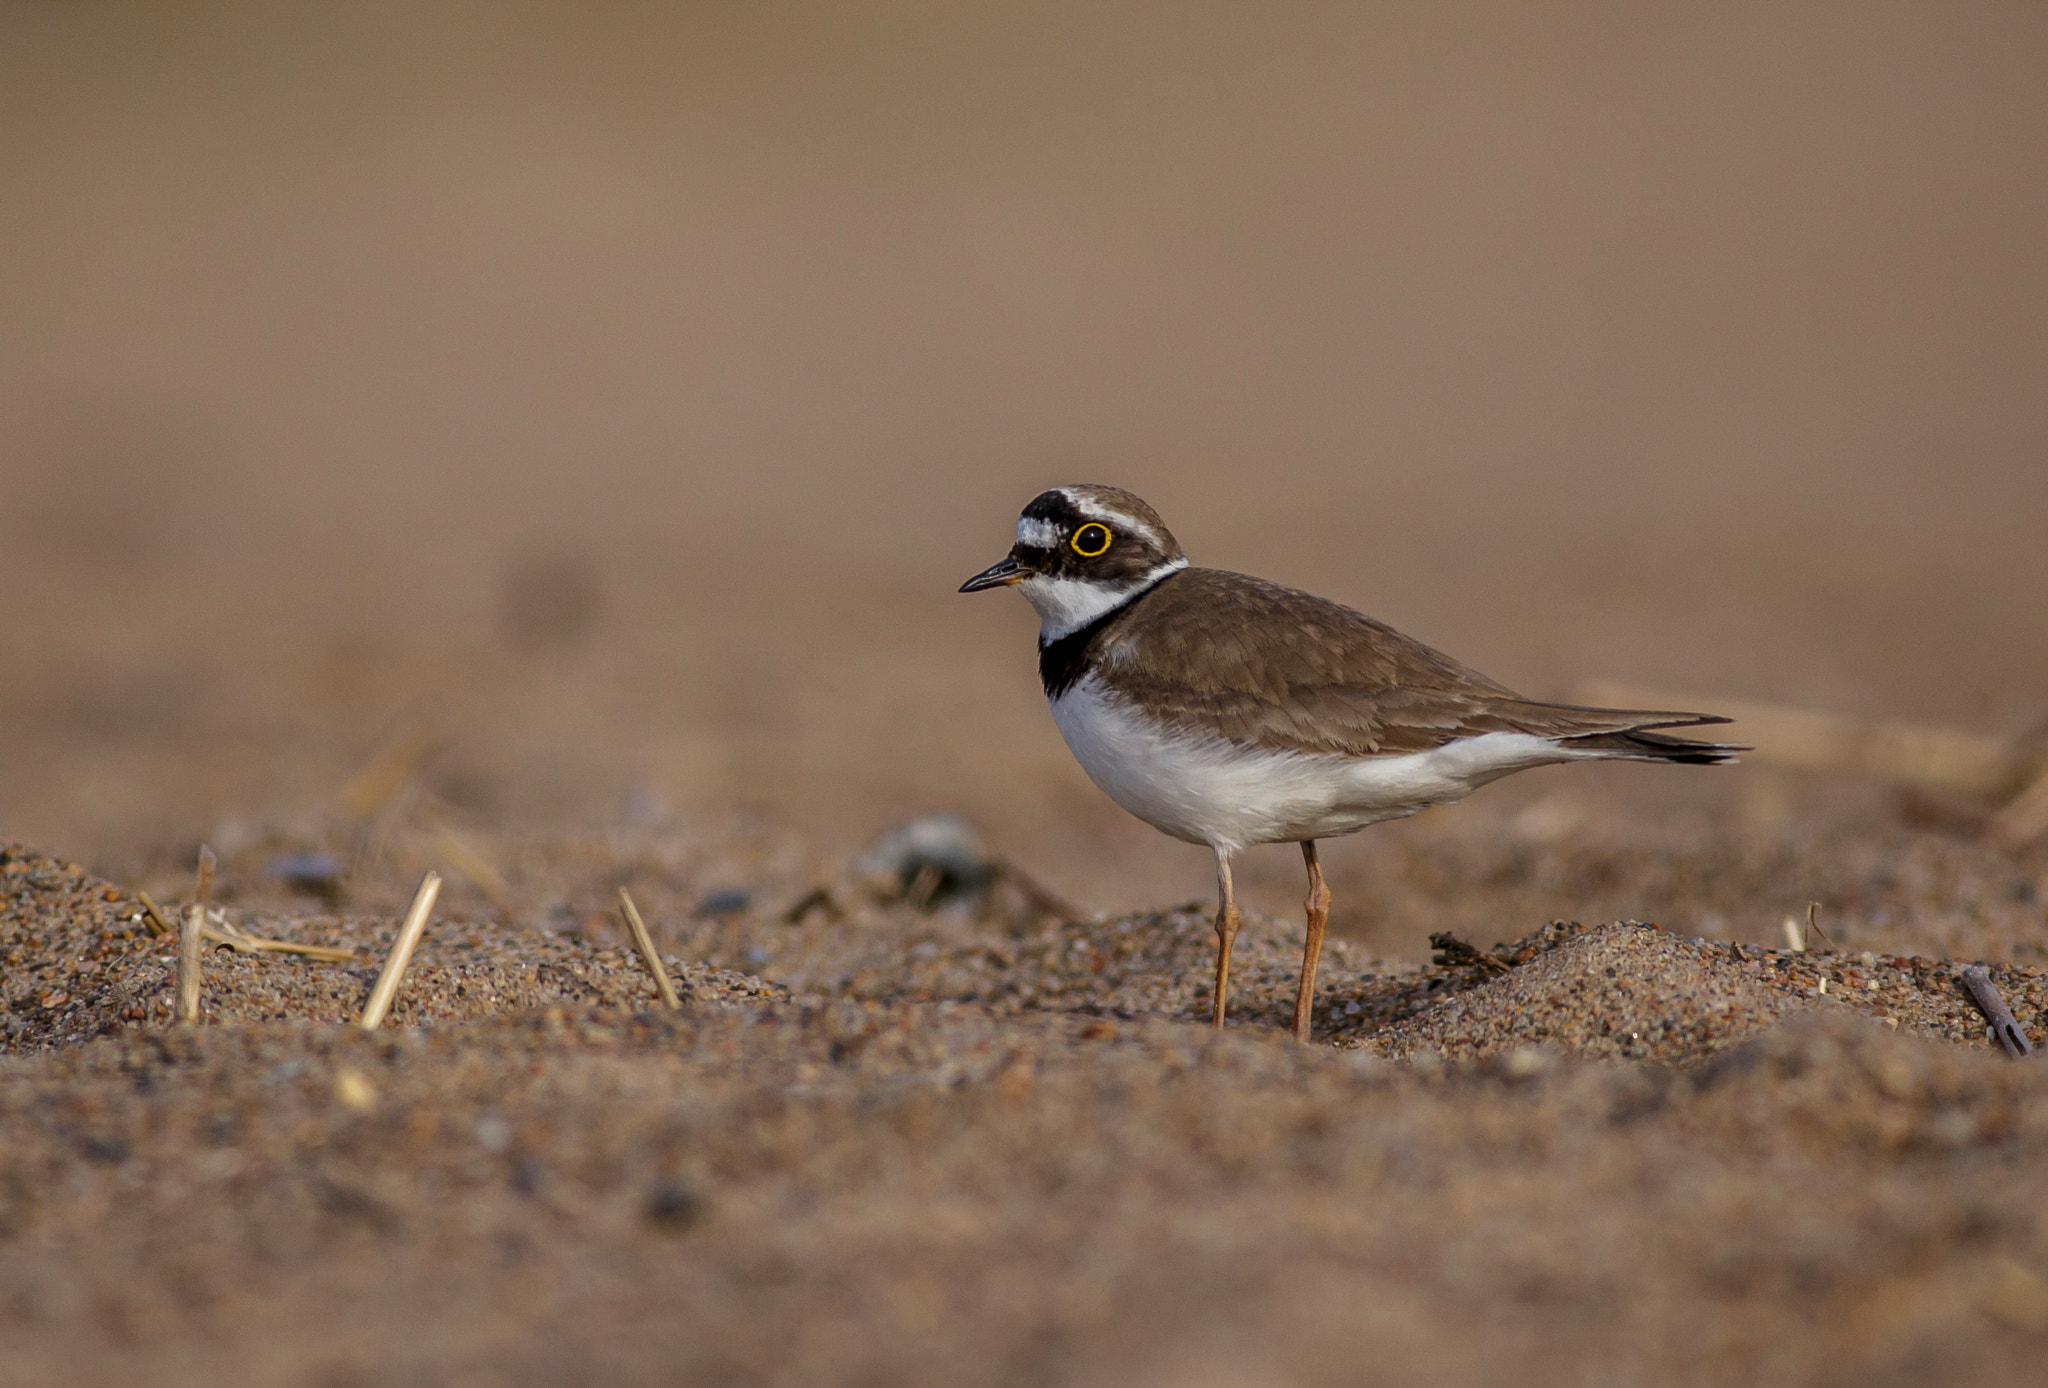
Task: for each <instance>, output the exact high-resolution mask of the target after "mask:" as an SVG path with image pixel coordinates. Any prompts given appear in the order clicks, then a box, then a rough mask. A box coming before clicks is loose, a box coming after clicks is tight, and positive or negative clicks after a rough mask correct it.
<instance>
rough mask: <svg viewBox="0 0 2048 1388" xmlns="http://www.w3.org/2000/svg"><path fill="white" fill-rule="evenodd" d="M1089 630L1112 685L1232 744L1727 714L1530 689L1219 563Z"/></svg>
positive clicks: (1415, 748)
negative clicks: (1580, 702) (1535, 696)
mask: <svg viewBox="0 0 2048 1388" xmlns="http://www.w3.org/2000/svg"><path fill="white" fill-rule="evenodd" d="M1090 644H1091V646H1093V648H1094V649H1093V651H1092V652H1091V654H1092V656H1093V659H1094V666H1095V670H1096V673H1097V674H1098V675H1099V676H1100V677H1101V678H1102V679H1103V680H1104V682H1105V683H1107V684H1108V685H1109V687H1110V688H1111V689H1112V690H1113V691H1115V692H1117V693H1119V694H1122V695H1124V696H1125V697H1127V698H1131V699H1135V700H1141V701H1142V702H1143V703H1144V704H1145V706H1146V707H1147V708H1148V709H1149V710H1152V711H1154V712H1155V713H1156V714H1157V715H1158V716H1159V717H1160V718H1162V719H1163V720H1165V721H1166V722H1168V723H1169V724H1172V725H1174V726H1177V727H1180V728H1183V729H1185V730H1187V731H1189V732H1192V733H1201V734H1207V735H1210V736H1213V737H1218V738H1221V739H1223V740H1224V741H1226V742H1232V743H1236V744H1239V745H1242V746H1253V745H1257V746H1264V747H1283V748H1287V749H1289V750H1293V751H1300V752H1319V753H1330V754H1335V755H1340V756H1353V757H1370V756H1394V755H1399V754H1401V753H1404V752H1425V751H1428V750H1430V749H1432V748H1435V747H1441V746H1443V745H1444V744H1445V743H1446V742H1450V741H1453V740H1455V739H1457V738H1461V737H1476V736H1478V735H1480V734H1481V733H1495V732H1522V733H1534V734H1537V735H1538V736H1543V737H1568V738H1581V737H1595V736H1598V735H1601V734H1609V733H1628V732H1633V731H1637V730H1640V729H1644V728H1662V727H1681V726H1686V725H1690V724H1694V723H1707V722H1723V721H1725V720H1723V719H1718V718H1711V717H1706V716H1703V715H1700V714H1691V713H1654V712H1635V711H1627V710H1616V709H1587V708H1573V707H1568V706H1565V705H1560V704H1543V703H1537V702H1534V701H1532V700H1528V699H1524V698H1522V697H1521V696H1520V695H1519V694H1516V693H1515V692H1514V691H1513V690H1512V689H1509V688H1507V687H1506V686H1505V685H1502V684H1497V683H1495V682H1494V681H1493V680H1490V679H1488V678H1487V677H1486V676H1484V675H1482V674H1480V673H1479V672H1478V671H1476V670H1473V669H1470V668H1468V667H1466V666H1464V665H1460V664H1459V663H1458V662H1457V661H1455V660H1452V659H1451V658H1450V657H1449V656H1446V655H1443V654H1440V653H1439V652H1437V651H1433V650H1431V649H1430V648H1429V647H1427V646H1425V645H1423V644H1422V643H1421V642H1420V641H1415V640H1412V639H1410V638H1409V637H1406V636H1403V635H1402V634H1401V633H1400V632H1398V631H1395V630H1394V629H1393V628H1392V627H1390V626H1388V625H1387V624H1386V623H1384V622H1378V621H1375V620H1373V619H1372V618H1371V617H1368V616H1366V615H1364V614H1363V613H1360V612H1354V611H1352V610H1351V609H1350V608H1348V607H1345V606H1343V605H1342V604H1340V603H1334V602H1330V601H1329V600H1327V599H1325V598H1318V597H1315V596H1312V595H1311V594H1308V593H1301V592H1296V591H1295V590H1294V589H1291V588H1283V587H1281V586H1280V585H1279V584H1277V583H1267V582H1266V581H1264V580H1263V579H1257V578H1248V577H1246V576H1244V575H1243V574H1233V573H1225V572H1222V571H1220V570H1217V569H1186V570H1183V571H1182V572H1180V573H1178V574H1175V575H1173V576H1172V577H1171V578H1168V579H1166V580H1164V581H1162V582H1161V583H1159V584H1158V585H1157V586H1156V587H1154V588H1153V589H1152V590H1151V591H1149V592H1147V593H1146V594H1145V595H1144V596H1143V597H1141V598H1139V599H1138V600H1137V601H1136V602H1134V603H1132V604H1131V605H1130V606H1129V607H1127V608H1125V609H1124V610H1123V611H1122V612H1120V613H1118V614H1117V615H1116V616H1115V617H1114V618H1112V619H1111V620H1110V621H1108V622H1106V623H1104V624H1103V626H1102V627H1101V628H1100V629H1099V630H1098V631H1097V632H1096V633H1095V636H1094V639H1093V640H1092V641H1091V643H1090ZM1687 745H1689V744H1687Z"/></svg>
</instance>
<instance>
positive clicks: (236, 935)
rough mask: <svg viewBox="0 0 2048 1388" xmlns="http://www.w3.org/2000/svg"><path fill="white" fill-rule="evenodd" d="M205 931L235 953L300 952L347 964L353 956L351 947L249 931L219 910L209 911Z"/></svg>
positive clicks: (213, 940)
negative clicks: (304, 942)
mask: <svg viewBox="0 0 2048 1388" xmlns="http://www.w3.org/2000/svg"><path fill="white" fill-rule="evenodd" d="M205 935H206V938H207V939H208V940H210V941H211V942H213V943H214V944H216V945H225V946H227V947H228V948H229V949H231V950H233V951H234V952H235V953H237V954H303V955H305V956H306V957H307V958H308V959H324V960H326V961H327V962H329V963H330V964H346V963H347V962H348V961H349V960H351V959H353V958H355V957H356V952H355V951H354V950H352V949H343V948H342V947H341V946H339V945H302V944H300V943H299V942H298V941H297V940H267V939H265V938H263V936H261V935H251V934H250V933H249V932H248V931H246V930H244V929H242V928H241V927H240V926H238V925H236V924H234V923H233V922H232V921H230V920H229V919H228V918H227V917H226V916H225V915H223V914H221V913H220V912H219V911H213V912H210V913H209V914H208V916H207V920H206V928H205Z"/></svg>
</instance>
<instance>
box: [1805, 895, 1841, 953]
mask: <svg viewBox="0 0 2048 1388" xmlns="http://www.w3.org/2000/svg"><path fill="white" fill-rule="evenodd" d="M1806 933H1807V934H1808V935H1818V936H1819V937H1820V942H1821V943H1822V944H1824V945H1826V946H1827V947H1828V949H1829V951H1830V952H1833V951H1834V949H1835V942H1834V941H1833V940H1830V939H1829V938H1828V932H1827V931H1825V930H1822V929H1821V928H1820V903H1819V902H1818V901H1809V902H1807V903H1806Z"/></svg>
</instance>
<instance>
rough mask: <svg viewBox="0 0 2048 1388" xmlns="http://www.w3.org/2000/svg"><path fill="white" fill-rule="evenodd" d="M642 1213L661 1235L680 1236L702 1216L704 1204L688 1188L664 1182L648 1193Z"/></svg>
mask: <svg viewBox="0 0 2048 1388" xmlns="http://www.w3.org/2000/svg"><path fill="white" fill-rule="evenodd" d="M642 1213H643V1214H644V1215H645V1216H646V1218H647V1222H648V1223H649V1224H651V1225H653V1226H654V1227H655V1228H656V1229H659V1230H661V1231H662V1232H663V1233H666V1234H680V1233H682V1232H683V1231H684V1230H686V1229H688V1228H690V1227H691V1226H692V1225H694V1224H695V1223H696V1222H697V1221H698V1219H699V1218H701V1217H702V1216H703V1213H704V1202H703V1200H702V1199H700V1198H699V1197H698V1195H697V1193H696V1192H695V1191H693V1190H691V1189H690V1188H689V1187H688V1186H686V1185H683V1184H681V1183H680V1182H676V1181H664V1182H662V1183H661V1184H660V1185H658V1186H656V1187H655V1188H654V1189H653V1190H652V1191H651V1192H649V1194H648V1196H647V1205H646V1208H645V1209H644V1210H643V1211H642Z"/></svg>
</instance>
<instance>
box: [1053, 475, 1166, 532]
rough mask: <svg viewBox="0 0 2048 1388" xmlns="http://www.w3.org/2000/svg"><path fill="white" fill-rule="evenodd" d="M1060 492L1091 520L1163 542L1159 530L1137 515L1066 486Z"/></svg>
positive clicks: (1114, 528)
mask: <svg viewBox="0 0 2048 1388" xmlns="http://www.w3.org/2000/svg"><path fill="white" fill-rule="evenodd" d="M1059 494H1060V495H1061V496H1063V497H1065V498H1066V499H1067V500H1068V501H1069V502H1070V503H1072V505H1073V507H1074V509H1075V510H1076V511H1079V512H1080V513H1081V514H1082V515H1084V516H1086V517H1088V518H1089V519H1090V520H1098V521H1102V522H1105V523H1106V524H1107V525H1108V526H1109V528H1110V529H1111V530H1112V531H1115V530H1121V531H1123V532H1124V533H1125V534H1127V535H1132V534H1135V535H1142V536H1144V537H1145V538H1146V539H1147V540H1150V541H1151V542H1152V543H1153V544H1155V545H1159V544H1162V543H1163V541H1161V540H1160V538H1159V532H1158V531H1156V530H1154V529H1153V528H1152V527H1151V526H1149V525H1147V524H1145V522H1143V521H1141V520H1139V519H1138V518H1137V517H1136V516H1131V515H1126V514H1124V513H1123V512H1122V511H1113V510H1111V509H1110V508H1109V507H1107V506H1104V505H1103V504H1102V503H1100V502H1098V501H1097V500H1095V498H1094V497H1092V496H1079V495H1076V494H1075V493H1074V492H1072V491H1070V490H1068V489H1067V488H1065V487H1061V488H1059Z"/></svg>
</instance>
